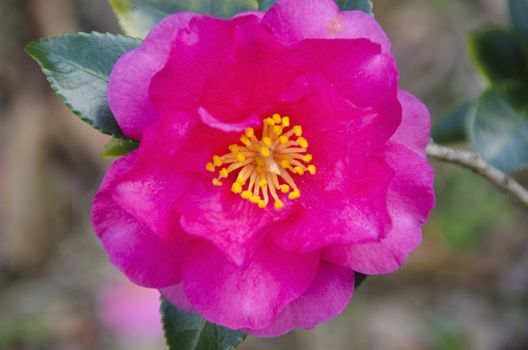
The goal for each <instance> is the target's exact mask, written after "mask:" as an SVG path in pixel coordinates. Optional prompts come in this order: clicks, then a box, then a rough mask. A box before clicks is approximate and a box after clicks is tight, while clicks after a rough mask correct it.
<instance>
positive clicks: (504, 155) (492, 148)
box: [468, 85, 528, 172]
mask: <svg viewBox="0 0 528 350" xmlns="http://www.w3.org/2000/svg"><path fill="white" fill-rule="evenodd" d="M527 95H528V92H527V90H526V89H525V88H523V87H521V86H518V85H507V86H501V87H494V88H491V89H490V90H488V91H486V92H485V93H484V94H483V95H482V96H481V97H480V98H479V100H478V102H477V104H476V108H475V109H474V113H472V114H471V116H470V118H469V121H468V135H469V137H470V139H471V142H472V144H473V146H474V147H475V149H476V150H477V151H478V152H479V153H480V154H481V155H482V156H483V157H484V158H485V159H486V160H488V161H489V162H491V163H492V164H493V165H495V166H496V167H498V168H499V169H502V170H505V171H510V172H513V171H518V170H522V169H527V168H528V105H527V101H526V96H527Z"/></svg>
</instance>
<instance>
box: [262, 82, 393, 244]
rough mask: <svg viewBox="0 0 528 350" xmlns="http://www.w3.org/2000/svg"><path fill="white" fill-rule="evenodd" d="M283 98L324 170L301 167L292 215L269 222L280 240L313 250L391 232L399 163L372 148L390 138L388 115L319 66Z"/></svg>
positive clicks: (283, 111)
mask: <svg viewBox="0 0 528 350" xmlns="http://www.w3.org/2000/svg"><path fill="white" fill-rule="evenodd" d="M282 102H283V104H282V105H280V110H281V112H282V113H285V114H287V115H290V117H291V120H292V123H297V122H299V124H300V125H302V127H303V135H304V136H305V137H306V138H307V139H308V141H309V143H310V146H309V152H310V153H311V154H313V159H314V161H313V162H314V164H315V165H316V166H317V173H316V174H315V175H313V176H311V175H309V174H305V175H304V176H298V175H293V177H294V179H296V182H297V184H298V186H299V188H300V191H301V198H300V199H299V200H298V201H296V202H295V203H296V204H297V205H296V206H295V207H294V208H293V209H292V214H291V215H290V216H289V217H288V218H287V220H284V222H278V223H276V224H274V225H273V226H272V227H271V228H270V229H269V230H270V232H272V235H273V238H274V240H275V242H276V243H277V244H278V245H280V246H281V247H282V248H283V249H286V250H290V251H296V252H308V251H313V250H317V249H320V248H321V247H324V246H327V245H332V244H350V243H358V242H366V241H373V240H378V239H380V238H381V237H384V236H385V235H386V232H388V231H389V230H390V228H391V220H390V217H389V213H388V211H387V208H386V201H387V198H386V192H387V186H388V184H389V183H390V181H391V179H392V176H393V171H392V169H391V168H390V167H389V166H388V165H387V164H386V163H385V162H384V161H383V159H379V158H372V157H371V156H370V155H371V154H372V153H373V152H374V151H375V150H376V149H377V148H378V147H381V146H382V145H384V143H385V141H384V140H383V138H381V137H378V136H377V134H378V132H379V131H380V130H381V129H382V128H383V124H384V121H383V120H380V116H379V115H378V114H376V112H374V111H372V110H366V109H361V108H358V107H356V106H354V105H353V104H351V103H350V102H349V101H348V100H346V99H344V98H343V97H342V96H341V95H340V94H339V92H338V91H337V89H335V87H333V86H332V84H331V83H329V82H328V81H327V80H325V79H324V77H321V75H319V74H309V75H306V76H303V77H302V78H301V79H299V80H298V81H297V83H296V84H295V85H294V86H292V87H291V88H290V89H289V90H288V93H287V94H285V95H284V97H283V100H282ZM380 124H381V125H380ZM389 134H390V131H388V130H387V131H386V135H389ZM374 135H376V136H374ZM387 137H388V136H387Z"/></svg>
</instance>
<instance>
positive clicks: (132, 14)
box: [109, 0, 258, 38]
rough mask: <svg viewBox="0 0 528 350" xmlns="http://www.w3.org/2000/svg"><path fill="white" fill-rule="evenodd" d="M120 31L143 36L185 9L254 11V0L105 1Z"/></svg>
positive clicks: (224, 13) (226, 13) (221, 13)
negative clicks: (115, 18) (108, 3)
mask: <svg viewBox="0 0 528 350" xmlns="http://www.w3.org/2000/svg"><path fill="white" fill-rule="evenodd" d="M109 1H110V5H111V6H112V8H113V9H114V12H115V14H116V16H117V18H118V20H119V24H120V25H121V28H123V31H124V32H125V33H126V34H127V35H130V36H134V37H137V38H144V37H145V36H146V35H147V33H148V32H149V30H150V28H152V27H153V26H154V25H155V24H156V23H158V22H159V21H161V20H162V19H163V18H165V17H167V16H168V15H170V14H172V13H174V12H181V11H189V12H197V13H205V14H208V15H211V16H215V17H220V18H229V17H232V16H233V15H235V14H236V13H238V12H241V11H249V10H257V9H258V1H257V0H221V1H220V0H109Z"/></svg>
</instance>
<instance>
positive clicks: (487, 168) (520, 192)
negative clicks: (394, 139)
mask: <svg viewBox="0 0 528 350" xmlns="http://www.w3.org/2000/svg"><path fill="white" fill-rule="evenodd" d="M426 152H427V155H428V156H430V157H431V158H434V159H437V160H440V161H442V162H447V163H453V164H457V165H460V166H463V167H465V168H468V169H471V170H472V171H473V172H475V173H477V174H479V175H481V176H483V177H485V178H486V179H488V180H489V181H491V182H493V183H494V184H495V185H497V186H498V187H500V188H501V189H502V190H503V191H505V192H508V193H510V194H512V195H513V196H514V197H515V198H517V199H518V200H520V201H521V202H522V203H523V204H524V205H526V206H528V190H527V189H526V188H524V187H523V186H522V185H521V184H519V183H518V182H517V181H515V180H514V179H513V178H512V177H511V176H509V175H508V174H506V173H504V172H502V171H500V170H499V169H497V168H495V167H494V166H492V165H491V164H489V163H488V162H486V161H485V160H484V159H482V157H481V156H480V155H478V154H477V153H474V152H467V151H460V150H454V149H451V148H447V147H443V146H440V145H437V144H435V143H432V142H431V143H430V144H429V145H428V146H427V151H426Z"/></svg>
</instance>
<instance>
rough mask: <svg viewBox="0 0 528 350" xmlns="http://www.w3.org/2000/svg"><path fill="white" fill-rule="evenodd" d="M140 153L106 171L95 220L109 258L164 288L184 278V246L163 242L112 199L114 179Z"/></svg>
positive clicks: (139, 280) (143, 281)
mask: <svg viewBox="0 0 528 350" xmlns="http://www.w3.org/2000/svg"><path fill="white" fill-rule="evenodd" d="M136 153H137V152H133V153H130V154H128V155H126V156H124V157H123V158H120V159H119V160H117V161H116V162H115V163H114V164H113V165H112V166H111V167H110V169H109V170H108V172H107V173H106V176H105V179H104V180H103V183H102V185H101V188H100V189H99V191H98V193H97V194H96V196H95V199H94V202H93V208H92V223H93V226H94V229H95V232H96V233H97V236H98V237H99V239H100V240H101V243H102V244H103V246H104V248H105V250H106V252H107V253H108V255H109V257H110V261H111V262H112V263H113V264H114V265H115V266H116V267H117V268H118V269H120V270H121V271H122V272H123V273H124V274H125V275H126V276H127V277H128V278H129V279H130V280H131V281H132V282H134V283H136V284H139V285H141V286H144V287H150V288H162V287H166V286H170V285H173V284H175V283H177V282H178V281H180V279H181V274H180V273H181V265H182V258H183V251H184V246H183V244H182V243H181V242H165V241H162V240H161V239H160V238H159V237H158V236H157V235H156V234H155V233H154V232H152V231H151V230H149V229H148V227H146V226H145V225H144V224H142V223H141V222H139V221H138V220H137V219H136V218H134V217H133V216H132V215H130V214H128V213H127V212H126V211H125V210H123V209H122V208H121V207H119V206H118V205H117V204H116V203H115V201H114V200H113V198H112V195H111V191H112V188H113V187H114V181H115V180H116V179H118V178H119V176H120V175H121V174H122V173H125V172H127V171H128V170H130V168H131V167H132V166H133V164H134V161H135V157H136Z"/></svg>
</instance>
